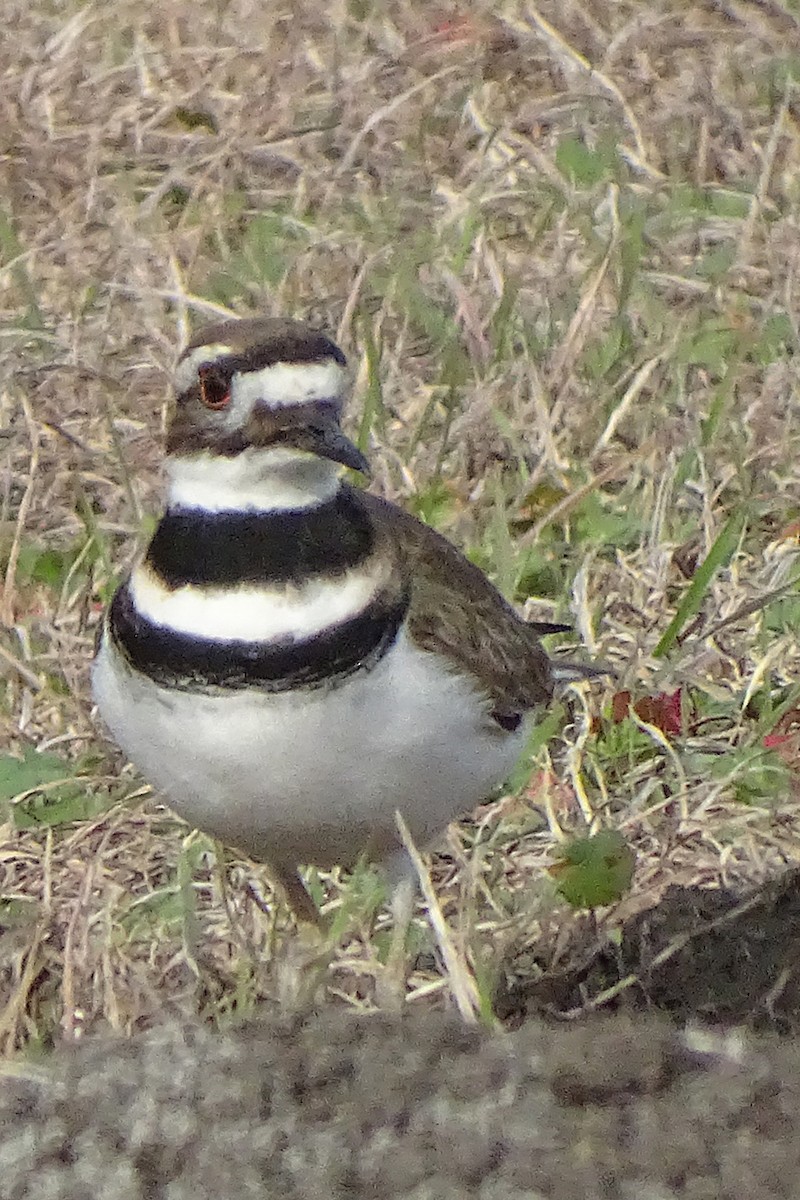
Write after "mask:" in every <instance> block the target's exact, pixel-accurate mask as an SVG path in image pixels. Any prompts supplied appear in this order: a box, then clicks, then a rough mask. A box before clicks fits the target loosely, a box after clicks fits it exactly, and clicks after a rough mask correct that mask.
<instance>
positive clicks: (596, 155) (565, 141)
mask: <svg viewBox="0 0 800 1200" xmlns="http://www.w3.org/2000/svg"><path fill="white" fill-rule="evenodd" d="M556 166H557V167H558V169H559V171H560V172H561V174H562V175H566V177H567V179H569V181H570V183H572V184H575V185H576V186H578V187H594V185H595V184H596V183H600V182H601V181H602V180H603V179H608V178H610V177H611V176H612V175H613V172H614V167H615V166H616V156H615V154H614V152H613V148H612V147H611V146H610V144H608V143H604V144H601V145H600V146H598V148H597V149H596V150H591V149H590V148H589V147H588V146H587V145H586V143H585V142H584V141H583V140H582V139H581V138H578V137H575V135H574V134H568V135H567V136H566V137H563V138H562V139H561V141H560V142H559V144H558V149H557V150H556Z"/></svg>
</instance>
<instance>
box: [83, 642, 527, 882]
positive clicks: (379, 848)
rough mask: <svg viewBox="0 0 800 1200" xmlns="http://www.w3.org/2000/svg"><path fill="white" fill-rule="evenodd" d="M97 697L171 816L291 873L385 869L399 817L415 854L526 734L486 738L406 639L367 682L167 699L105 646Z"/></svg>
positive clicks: (439, 668) (96, 675)
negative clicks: (367, 860) (368, 861)
mask: <svg viewBox="0 0 800 1200" xmlns="http://www.w3.org/2000/svg"><path fill="white" fill-rule="evenodd" d="M93 688H94V694H95V698H96V700H97V704H98V707H99V709H100V712H101V714H102V716H103V718H104V719H105V721H106V722H107V724H108V726H109V727H110V729H111V731H112V733H113V734H114V736H115V738H116V739H117V741H118V742H119V744H120V746H121V747H122V748H123V750H124V751H125V753H126V754H128V756H129V757H130V759H131V761H132V762H133V763H134V764H135V765H136V766H137V767H138V768H139V770H140V771H141V772H142V773H143V774H144V775H145V777H146V778H147V779H148V780H149V781H150V782H151V783H152V784H153V785H154V786H155V787H156V788H158V789H159V790H160V791H162V792H163V793H164V794H165V795H166V797H167V799H168V800H169V803H170V804H171V806H172V807H173V808H174V809H175V810H176V811H177V812H178V813H180V814H181V815H182V816H183V817H184V818H185V819H186V820H187V821H189V822H190V823H191V824H193V825H195V826H197V827H198V828H200V829H203V830H204V831H206V832H208V833H211V834H214V835H216V836H218V837H220V838H221V839H222V840H223V841H225V842H227V843H229V844H231V845H234V846H238V847H239V848H241V849H242V850H244V851H245V852H247V853H249V854H250V855H252V856H253V857H255V858H259V859H264V860H266V861H270V860H271V861H273V862H277V863H286V864H289V865H294V864H295V863H298V862H302V863H311V862H313V863H317V864H318V865H320V866H332V865H334V864H336V863H339V864H341V865H343V866H348V865H352V864H353V863H354V862H355V861H356V860H357V859H358V857H359V856H360V855H361V854H362V853H363V852H365V851H368V852H371V853H372V854H373V856H375V857H377V858H385V857H387V856H388V855H390V854H391V853H392V852H393V851H394V850H396V848H397V843H396V833H395V819H394V813H395V810H396V809H400V811H401V812H402V813H403V815H404V817H405V820H406V822H407V823H408V825H409V828H410V830H411V832H412V835H413V836H414V838H415V840H417V841H418V842H419V843H421V844H422V845H424V844H425V843H426V842H427V841H429V840H430V839H431V838H432V837H433V836H435V835H436V834H437V833H438V832H439V831H440V830H441V829H443V828H444V826H445V825H446V824H447V823H448V822H449V821H451V820H453V819H454V818H455V817H457V816H458V815H460V814H461V813H464V812H467V811H469V810H470V809H471V808H473V807H474V806H475V805H476V804H477V803H478V802H480V801H481V800H482V799H484V798H485V797H486V795H487V794H488V793H489V792H490V791H491V790H492V788H493V787H495V786H496V785H497V784H499V783H501V782H502V781H503V779H504V778H505V776H506V775H507V774H508V772H509V771H510V770H511V768H512V767H513V765H514V762H515V761H516V759H517V757H518V756H519V754H520V752H521V750H522V748H523V746H524V743H525V739H526V735H527V732H528V730H529V728H530V720H529V721H528V722H523V724H522V726H521V727H520V728H519V729H518V730H517V731H515V732H514V733H513V734H510V733H504V732H503V731H502V730H500V729H494V728H492V726H491V723H490V722H488V721H487V717H486V703H485V701H484V700H483V699H482V697H481V696H480V695H479V693H478V692H477V691H476V690H475V689H474V688H473V686H472V685H471V683H470V681H469V680H467V679H465V678H464V677H463V676H459V675H456V674H454V673H452V672H451V671H449V670H447V669H445V667H444V666H443V664H442V663H441V661H440V660H439V659H438V658H437V657H436V656H435V655H433V654H430V653H428V652H426V651H421V650H418V649H417V648H416V647H415V646H414V645H413V644H412V643H411V642H410V641H409V640H408V639H407V638H406V636H405V635H404V634H403V633H402V632H401V634H400V636H399V637H398V639H397V641H396V643H395V644H394V646H393V647H392V648H391V649H390V650H389V652H388V653H387V654H386V655H385V656H384V658H383V659H382V660H381V661H380V662H379V663H378V665H377V666H376V667H375V668H374V669H373V670H371V671H364V672H359V673H356V674H355V675H352V676H351V677H349V678H348V679H346V680H345V681H344V682H342V683H341V684H340V685H339V686H337V687H335V688H332V689H326V688H316V689H312V690H308V691H303V692H300V693H291V692H289V693H280V694H277V695H273V694H269V693H266V692H262V691H258V690H242V691H233V690H232V691H227V692H223V693H220V694H215V695H203V694H200V693H192V692H177V691H171V690H168V689H166V688H164V687H161V686H158V685H156V684H154V683H152V682H151V681H149V680H148V679H146V678H143V677H141V676H139V675H134V674H132V673H131V672H130V670H129V669H128V667H127V665H125V664H124V663H121V662H120V661H119V660H118V659H117V657H116V656H115V655H113V654H112V653H110V652H109V649H108V647H107V646H105V645H104V646H103V647H102V649H101V651H100V654H99V655H98V658H97V660H96V663H95V666H94V672H93Z"/></svg>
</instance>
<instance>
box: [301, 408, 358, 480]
mask: <svg viewBox="0 0 800 1200" xmlns="http://www.w3.org/2000/svg"><path fill="white" fill-rule="evenodd" d="M308 434H309V441H308V443H307V444H306V446H305V447H304V448H305V449H309V450H312V451H313V452H314V454H318V455H319V456H320V458H329V459H330V460H331V462H335V463H341V464H342V466H343V467H349V468H350V470H351V471H361V473H362V474H364V475H369V474H370V469H369V463H368V462H367V460H366V458H365V456H364V455H363V454H362V453H361V451H360V450H359V448H358V446H356V445H355V444H354V443H353V442H351V441H350V439H349V437H345V435H344V434H343V433H342V431H341V429H340V428H339V424H338V422H337V421H336V419H335V418H334V417H331V419H330V420H329V421H328V420H326V421H324V422H320V423H318V422H317V421H315V422H314V424H313V425H311V426H309V429H308Z"/></svg>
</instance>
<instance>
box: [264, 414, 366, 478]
mask: <svg viewBox="0 0 800 1200" xmlns="http://www.w3.org/2000/svg"><path fill="white" fill-rule="evenodd" d="M246 437H247V441H248V443H249V444H250V445H253V446H274V445H285V446H296V447H297V449H298V450H304V451H306V453H308V454H316V455H317V456H318V457H319V458H327V459H330V461H331V462H335V463H341V464H342V466H343V467H349V468H350V470H351V471H361V472H362V473H363V474H364V475H369V473H370V470H369V463H368V462H367V460H366V458H365V457H364V455H363V454H362V453H361V451H360V450H359V448H358V446H356V445H354V444H353V442H351V441H350V439H349V438H348V437H346V436H345V435H344V434H343V433H342V429H341V426H340V424H339V410H338V407H337V406H336V405H335V404H332V403H326V402H324V401H323V402H319V403H316V404H305V405H298V406H297V407H292V406H287V407H286V408H283V409H281V408H278V409H276V408H273V407H271V406H270V405H268V404H262V403H257V404H256V405H255V407H254V409H253V412H252V414H251V419H250V422H249V425H248V429H247V431H246Z"/></svg>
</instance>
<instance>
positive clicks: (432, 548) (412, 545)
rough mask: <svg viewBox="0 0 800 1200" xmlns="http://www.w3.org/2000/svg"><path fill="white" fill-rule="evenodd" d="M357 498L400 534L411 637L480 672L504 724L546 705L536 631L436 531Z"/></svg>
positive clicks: (545, 675)
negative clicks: (407, 582) (538, 706)
mask: <svg viewBox="0 0 800 1200" xmlns="http://www.w3.org/2000/svg"><path fill="white" fill-rule="evenodd" d="M362 495H363V497H364V500H365V502H366V504H367V507H368V509H369V511H370V513H371V515H372V517H373V519H374V521H375V524H376V527H377V528H378V529H379V530H382V531H384V532H385V533H386V534H387V537H388V538H390V539H391V540H394V538H393V537H392V532H391V531H394V534H395V536H396V537H398V538H399V539H400V545H401V550H400V553H401V557H402V559H403V560H404V562H403V563H402V564H401V565H402V566H403V567H404V568H405V573H406V574H407V578H408V580H409V584H410V604H409V612H408V623H409V630H410V633H411V636H412V637H413V638H414V641H415V642H417V644H418V645H420V646H423V647H424V648H425V649H426V650H433V651H435V652H437V653H439V654H444V655H445V656H446V657H447V658H449V659H450V660H451V662H453V664H454V665H455V666H457V667H461V668H463V669H464V670H465V671H468V672H471V673H473V674H475V675H478V676H479V677H480V679H481V681H482V682H483V685H484V687H485V689H486V692H487V693H488V695H489V697H490V698H491V701H492V704H493V709H494V713H493V715H495V717H496V719H497V720H498V721H499V723H500V724H501V725H505V727H507V728H510V727H512V725H511V722H512V721H513V718H514V717H515V716H516V715H518V714H519V713H522V712H526V711H527V710H529V709H532V708H535V707H536V706H537V705H539V704H546V703H547V701H548V700H550V698H551V696H552V694H553V675H552V671H551V668H550V660H549V658H548V657H547V654H546V652H545V650H544V647H543V646H542V644H541V642H540V641H539V639H538V637H537V636H536V632H535V630H534V628H533V627H531V626H529V625H527V624H526V623H525V621H523V620H522V618H521V617H520V616H519V615H518V614H517V613H516V612H515V611H514V609H513V608H512V607H511V605H510V604H508V603H507V602H506V600H504V599H503V597H502V596H501V595H500V593H499V592H498V590H497V588H496V587H494V585H493V584H492V583H490V582H489V580H488V579H487V578H486V576H485V575H484V573H483V571H481V570H480V568H479V567H476V566H475V564H474V563H471V562H470V561H469V560H468V559H467V558H465V557H464V555H463V554H461V552H460V551H459V550H457V549H456V548H455V546H453V545H452V543H450V542H448V541H447V539H446V538H444V537H442V536H441V534H439V533H436V531H435V530H433V529H431V528H429V526H427V525H423V523H422V522H421V521H418V520H417V518H416V517H413V516H411V514H410V513H407V512H405V511H404V510H403V509H401V508H398V507H397V506H396V505H394V504H390V503H389V502H388V501H386V500H382V499H380V498H379V497H378V496H373V495H371V494H370V493H368V492H364V493H362ZM388 526H391V531H390V530H389V528H388Z"/></svg>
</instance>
